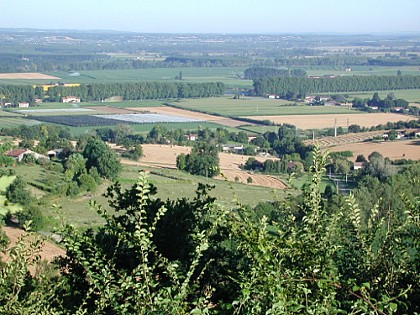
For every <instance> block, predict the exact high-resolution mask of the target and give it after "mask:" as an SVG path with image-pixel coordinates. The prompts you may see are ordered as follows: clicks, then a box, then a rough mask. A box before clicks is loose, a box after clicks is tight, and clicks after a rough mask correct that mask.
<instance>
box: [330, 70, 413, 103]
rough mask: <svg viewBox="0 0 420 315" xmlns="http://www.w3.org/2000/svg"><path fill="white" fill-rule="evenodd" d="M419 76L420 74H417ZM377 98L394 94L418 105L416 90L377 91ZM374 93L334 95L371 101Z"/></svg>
mask: <svg viewBox="0 0 420 315" xmlns="http://www.w3.org/2000/svg"><path fill="white" fill-rule="evenodd" d="M419 74H420V73H419ZM377 92H378V94H379V97H380V98H381V99H384V98H386V96H387V95H388V94H389V93H394V94H395V96H396V98H402V99H405V100H407V101H408V102H413V103H420V90H417V89H410V90H393V91H391V90H386V91H377ZM374 93H375V91H368V92H366V91H365V92H350V93H336V94H346V95H348V99H349V100H352V99H353V98H355V97H359V98H361V99H365V98H369V99H371V98H372V96H373V94H374Z"/></svg>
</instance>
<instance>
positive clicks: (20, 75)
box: [0, 72, 60, 80]
mask: <svg viewBox="0 0 420 315" xmlns="http://www.w3.org/2000/svg"><path fill="white" fill-rule="evenodd" d="M13 79H20V80H25V79H26V80H31V79H32V80H33V79H35V80H59V79H60V78H58V77H54V76H52V75H46V74H42V73H35V72H26V73H23V72H22V73H0V80H13Z"/></svg>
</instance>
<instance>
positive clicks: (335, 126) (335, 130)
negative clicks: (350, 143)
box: [334, 118, 337, 138]
mask: <svg viewBox="0 0 420 315" xmlns="http://www.w3.org/2000/svg"><path fill="white" fill-rule="evenodd" d="M335 137H337V118H336V119H335V120H334V138H335Z"/></svg>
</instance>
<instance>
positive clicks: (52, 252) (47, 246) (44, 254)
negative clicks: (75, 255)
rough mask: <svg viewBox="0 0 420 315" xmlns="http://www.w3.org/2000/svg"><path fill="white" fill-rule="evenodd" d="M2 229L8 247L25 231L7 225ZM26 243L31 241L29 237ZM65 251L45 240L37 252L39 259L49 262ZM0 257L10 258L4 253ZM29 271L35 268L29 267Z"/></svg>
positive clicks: (62, 254) (6, 259)
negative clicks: (7, 239) (7, 241)
mask: <svg viewBox="0 0 420 315" xmlns="http://www.w3.org/2000/svg"><path fill="white" fill-rule="evenodd" d="M1 228H2V230H3V231H4V232H5V233H6V235H7V237H8V238H9V241H10V243H9V248H11V247H13V246H14V245H16V243H17V241H18V239H19V237H20V236H21V235H22V234H24V233H25V231H23V230H21V229H17V228H12V227H7V226H3V227H1ZM26 241H27V242H28V243H29V242H30V241H31V239H27V240H26ZM65 254H66V252H65V250H64V249H62V248H61V247H59V246H57V245H56V244H54V243H53V242H51V241H48V240H47V241H45V242H44V244H43V246H42V249H41V251H40V252H39V255H40V257H41V260H45V261H47V262H51V261H52V260H53V259H54V258H56V257H59V256H65ZM0 258H1V259H2V260H5V261H8V260H9V259H10V258H9V257H7V256H4V254H0ZM29 271H30V272H31V273H33V272H34V271H35V270H34V268H29Z"/></svg>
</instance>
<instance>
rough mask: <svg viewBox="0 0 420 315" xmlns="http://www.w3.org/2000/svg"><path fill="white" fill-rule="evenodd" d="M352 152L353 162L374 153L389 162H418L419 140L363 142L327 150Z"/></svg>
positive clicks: (419, 158) (419, 152) (419, 153)
mask: <svg viewBox="0 0 420 315" xmlns="http://www.w3.org/2000/svg"><path fill="white" fill-rule="evenodd" d="M347 150H349V151H352V152H353V157H352V159H353V160H355V159H356V157H357V156H358V155H359V154H363V155H364V156H365V157H368V156H369V154H371V153H372V152H374V151H377V152H379V153H380V154H382V155H383V156H384V157H387V158H390V159H391V160H397V159H410V160H420V140H398V141H382V142H363V143H351V144H343V145H337V146H334V147H331V148H328V151H331V152H336V151H347Z"/></svg>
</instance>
